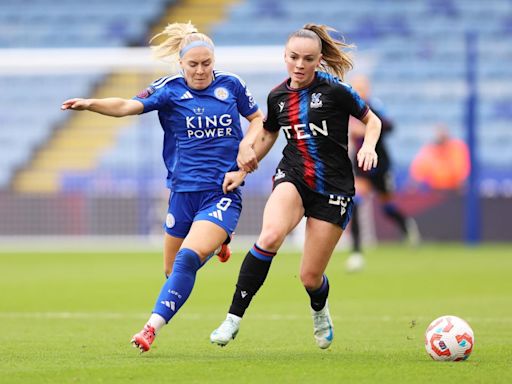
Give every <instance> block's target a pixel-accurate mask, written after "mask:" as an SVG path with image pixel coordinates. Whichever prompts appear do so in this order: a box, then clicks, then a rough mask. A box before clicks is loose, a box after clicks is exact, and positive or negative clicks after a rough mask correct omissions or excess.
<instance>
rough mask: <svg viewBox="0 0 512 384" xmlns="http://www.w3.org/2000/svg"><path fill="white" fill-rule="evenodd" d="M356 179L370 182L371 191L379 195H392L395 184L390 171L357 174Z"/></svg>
mask: <svg viewBox="0 0 512 384" xmlns="http://www.w3.org/2000/svg"><path fill="white" fill-rule="evenodd" d="M356 177H361V178H364V179H366V180H368V181H369V182H370V184H371V185H372V187H373V189H375V190H376V191H378V192H381V193H386V194H387V193H393V192H394V191H395V182H394V178H393V174H392V173H391V172H390V171H386V172H378V173H373V174H372V173H371V172H357V173H356Z"/></svg>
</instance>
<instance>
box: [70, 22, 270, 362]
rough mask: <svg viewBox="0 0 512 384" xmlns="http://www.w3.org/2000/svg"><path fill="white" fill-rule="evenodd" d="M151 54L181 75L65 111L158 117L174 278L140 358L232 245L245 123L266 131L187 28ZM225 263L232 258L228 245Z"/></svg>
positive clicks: (233, 81)
mask: <svg viewBox="0 0 512 384" xmlns="http://www.w3.org/2000/svg"><path fill="white" fill-rule="evenodd" d="M158 37H165V40H164V41H163V42H162V43H161V44H159V45H155V46H153V47H152V48H153V49H154V53H155V56H156V57H157V58H159V59H167V60H168V61H169V62H170V63H171V64H173V65H174V66H175V67H177V65H178V63H179V66H180V67H181V71H180V72H179V73H177V74H174V75H171V76H167V77H163V78H160V79H158V80H156V81H154V82H153V83H152V84H151V85H150V86H149V87H148V88H146V89H145V90H143V91H142V92H141V93H139V94H138V95H137V96H135V97H134V98H133V99H130V100H127V99H121V98H114V97H112V98H105V99H76V98H75V99H70V100H66V101H65V102H64V103H63V104H62V109H63V110H66V109H70V110H77V111H82V110H88V111H92V112H97V113H101V114H104V115H108V116H115V117H122V116H128V115H137V114H141V113H147V112H150V111H155V110H156V111H158V117H159V120H160V124H161V126H162V128H163V130H164V149H163V158H164V162H165V165H166V167H167V170H168V179H167V186H168V187H169V188H170V189H171V193H170V197H169V206H168V213H167V218H166V222H165V225H164V228H165V232H166V233H165V238H164V264H165V272H166V275H168V278H167V280H166V282H165V283H164V285H163V287H162V289H161V292H160V294H159V296H158V299H157V300H156V304H155V306H154V309H153V312H152V314H151V316H150V317H149V320H148V321H147V323H146V324H145V326H144V327H143V329H142V330H141V331H140V332H139V333H137V334H135V335H134V336H133V338H132V340H131V342H132V344H133V346H134V347H136V348H139V349H140V350H141V352H146V351H148V350H149V349H150V347H151V344H152V343H153V341H154V338H155V335H156V334H157V333H158V332H159V330H160V329H161V328H162V327H163V326H164V325H165V324H167V323H168V322H169V321H170V320H171V319H172V317H173V316H174V315H175V314H176V313H177V312H178V310H179V309H180V308H181V306H182V305H183V304H184V303H185V302H186V300H187V299H188V297H189V295H190V293H191V292H192V289H193V286H194V283H195V278H196V273H197V271H198V270H199V268H200V267H201V266H202V265H203V264H204V263H205V262H206V261H207V260H208V259H209V257H210V256H211V254H212V253H213V252H214V251H215V250H216V249H218V248H219V247H220V248H221V249H222V246H223V244H225V243H226V242H229V239H230V236H231V234H232V233H233V231H234V229H235V227H236V224H237V222H238V219H239V216H240V212H241V209H242V196H241V191H240V189H239V188H238V186H239V185H240V184H241V183H242V181H243V178H244V176H245V172H244V171H241V170H239V169H238V166H237V161H236V158H237V154H238V148H239V143H240V141H241V140H242V138H243V132H242V129H241V126H240V116H239V115H242V116H244V117H245V118H246V119H247V120H249V121H250V127H251V126H253V125H254V126H260V125H262V121H263V113H262V112H261V111H260V110H259V108H258V106H257V105H256V103H255V101H254V99H253V97H252V95H251V93H250V92H249V90H248V89H247V88H246V86H245V83H244V82H243V81H242V80H241V79H240V78H239V77H238V76H236V75H234V74H231V73H227V72H221V71H217V70H214V63H215V56H214V45H213V42H212V40H211V39H210V37H208V36H207V35H204V34H202V33H199V32H198V31H197V29H196V28H195V27H194V26H193V25H192V24H191V23H190V22H189V23H188V24H182V23H173V24H169V25H168V26H167V27H166V28H165V29H164V30H163V32H161V33H159V34H157V35H156V36H155V37H153V39H152V40H151V41H153V40H154V39H155V38H158ZM223 248H224V250H223V252H221V254H220V256H221V257H224V258H227V257H229V254H226V252H229V250H228V249H226V246H224V247H223Z"/></svg>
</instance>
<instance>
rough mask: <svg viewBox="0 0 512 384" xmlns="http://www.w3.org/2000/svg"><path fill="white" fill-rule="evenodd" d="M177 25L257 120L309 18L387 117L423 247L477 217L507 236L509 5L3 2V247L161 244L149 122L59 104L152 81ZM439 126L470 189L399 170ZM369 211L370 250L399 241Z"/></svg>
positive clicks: (249, 191) (511, 69) (156, 145)
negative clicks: (207, 54)
mask: <svg viewBox="0 0 512 384" xmlns="http://www.w3.org/2000/svg"><path fill="white" fill-rule="evenodd" d="M188 20H191V21H192V22H193V23H194V24H195V25H196V26H197V27H198V28H199V29H200V30H201V31H203V32H205V33H207V34H209V35H210V36H211V37H212V38H213V40H214V42H215V43H216V45H217V47H218V50H217V60H218V62H219V63H220V65H221V66H222V68H223V69H226V70H229V71H232V72H236V73H238V74H239V75H241V76H242V77H243V78H244V80H245V81H246V82H247V84H248V87H249V88H250V90H251V91H252V93H253V95H254V96H255V98H256V100H257V102H258V103H259V105H260V107H261V108H262V109H263V110H266V95H267V93H268V92H269V91H270V90H271V89H272V88H273V87H274V86H275V85H277V84H278V83H279V82H281V81H282V80H284V79H285V77H286V73H285V70H284V64H282V52H283V46H284V43H285V42H286V39H287V36H288V34H289V33H291V32H292V31H294V30H296V29H298V28H300V27H301V26H302V25H303V24H305V23H307V22H314V23H320V24H327V25H330V26H332V27H334V28H336V29H337V30H338V31H340V33H341V34H343V35H344V37H345V40H346V41H347V42H349V43H353V44H355V45H356V46H357V49H356V51H355V69H354V73H364V74H365V75H367V76H369V78H370V80H371V82H372V88H373V90H372V94H373V95H374V96H375V97H378V98H379V99H380V101H382V103H383V105H384V106H385V109H386V111H387V113H388V115H389V117H390V118H391V119H392V120H393V121H394V122H395V130H394V132H393V133H392V134H391V135H390V136H389V137H388V138H387V142H388V147H389V148H390V151H391V155H392V158H393V165H394V171H395V176H396V180H395V181H396V185H397V191H398V194H397V197H396V199H397V203H398V204H399V205H401V206H402V207H403V208H404V210H406V212H407V213H409V214H411V215H413V216H414V217H416V219H417V221H418V223H419V227H420V230H421V232H422V235H423V238H424V239H425V240H432V241H438V240H443V241H458V240H463V239H464V238H465V237H467V234H466V230H465V227H466V226H467V223H468V221H471V220H472V219H475V220H476V222H477V224H478V225H479V229H480V231H479V238H481V239H482V240H486V241H488V240H493V241H495V240H497V241H510V240H512V236H511V230H510V217H511V216H512V133H511V123H512V43H511V41H512V40H511V37H512V1H510V0H488V1H479V0H417V1H408V0H395V1H391V0H384V1H383V0H360V1H358V2H356V3H354V2H352V1H348V0H324V1H306V0H281V1H267V0H245V1H242V0H238V1H232V0H211V1H198V0H146V1H144V2H141V1H137V0H123V1H121V0H110V1H108V0H89V1H87V3H86V6H85V7H84V3H83V2H79V1H78V0H62V1H55V0H17V1H14V2H13V1H7V0H0V90H1V92H0V236H1V237H3V238H6V237H12V236H31V237H33V236H35V235H41V236H103V235H109V236H140V237H143V238H144V237H147V236H149V235H152V234H158V235H160V234H161V233H162V230H161V223H162V222H163V220H164V217H165V213H166V204H167V197H168V191H167V190H166V189H165V182H164V178H165V169H164V166H163V162H162V160H161V150H162V137H163V134H162V130H161V128H160V126H159V124H158V118H157V116H156V113H150V114H146V115H143V116H140V117H133V118H123V119H114V118H108V117H104V116H100V115H96V114H93V113H89V112H82V113H70V112H61V111H60V109H59V108H60V104H61V102H62V101H63V100H65V99H67V98H70V97H94V98H97V97H108V96H119V97H125V98H131V97H132V96H134V95H135V94H136V93H138V91H140V90H141V89H143V88H145V87H146V86H147V85H148V84H149V83H150V82H151V81H152V80H154V79H156V78H158V77H159V76H161V75H163V74H165V70H166V68H165V66H163V65H161V64H157V63H155V62H151V59H150V52H149V49H148V48H147V44H148V41H149V39H150V37H151V36H152V35H154V34H155V33H157V32H159V31H160V30H161V29H162V28H163V26H164V25H165V24H167V23H169V22H175V21H180V22H187V21H188ZM129 48H130V49H129ZM139 58H140V60H139ZM472 70H474V76H473V77H471V71H472ZM468 71H469V76H468ZM468 79H469V81H468ZM347 81H348V82H350V77H349V78H348V79H347ZM471 90H474V91H475V94H474V95H473V96H474V97H473V98H472V99H471V98H470V96H471V92H470V91H471ZM473 101H474V104H472V102H473ZM471 105H473V106H474V109H472V108H471ZM440 126H442V127H443V129H444V130H445V131H446V132H447V133H448V135H449V136H450V137H451V138H454V139H461V140H463V141H464V142H465V143H466V144H468V145H469V148H470V149H471V150H472V151H473V152H472V153H473V154H474V159H473V164H472V167H473V170H475V171H476V172H475V173H474V174H473V178H470V179H468V180H469V181H466V182H464V183H462V184H461V185H460V186H458V187H457V188H450V189H448V190H447V189H438V188H432V186H429V185H428V183H426V182H419V181H418V180H414V178H412V177H411V174H410V167H411V163H412V162H413V160H414V159H415V157H416V156H417V155H418V154H419V152H420V151H421V149H422V148H424V147H425V146H426V145H429V144H431V143H432V142H433V141H434V139H435V137H436V132H437V131H438V129H439V127H440ZM470 128H474V139H475V140H474V147H473V142H472V137H470V135H469V133H470V132H471V131H470V130H469V129H470ZM283 145H284V139H283V138H282V137H281V138H280V139H279V141H278V143H277V144H276V146H275V148H274V149H273V150H272V152H271V153H270V155H269V156H268V158H267V159H265V160H264V161H263V162H262V164H261V167H260V170H259V171H258V172H256V173H254V174H252V175H251V176H250V177H249V178H248V181H247V185H246V186H245V187H244V196H245V202H244V211H243V215H242V218H241V221H240V224H239V227H238V230H237V233H238V235H239V236H245V235H247V236H252V237H254V236H255V235H256V234H257V233H258V231H259V226H260V221H261V212H262V208H263V204H264V202H265V199H266V197H267V196H268V194H269V193H270V190H271V176H272V174H273V171H274V168H275V166H276V164H277V161H278V160H279V158H280V152H281V150H282V147H283ZM468 192H473V193H474V195H475V196H476V200H475V196H473V199H469V198H468V197H471V196H470V195H468ZM475 201H476V202H477V204H476V205H472V204H475ZM366 212H370V213H369V215H370V221H371V223H372V225H373V228H374V232H375V236H376V237H377V238H378V239H381V240H393V239H397V236H398V233H395V232H394V231H393V229H392V228H390V227H389V226H388V225H387V224H386V222H385V220H384V219H383V218H382V217H381V215H380V214H379V211H378V210H376V209H375V210H374V209H372V208H371V207H370V209H369V210H366ZM20 245H22V244H20Z"/></svg>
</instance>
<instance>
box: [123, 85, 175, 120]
mask: <svg viewBox="0 0 512 384" xmlns="http://www.w3.org/2000/svg"><path fill="white" fill-rule="evenodd" d="M154 84H155V83H152V84H151V85H150V86H148V87H147V88H145V89H143V90H142V91H140V92H139V93H138V94H137V95H136V96H134V97H133V98H132V100H137V101H140V102H141V103H142V104H143V105H144V111H143V112H142V113H146V112H151V111H155V110H161V109H164V108H165V107H166V106H167V104H168V100H169V98H167V97H165V94H166V86H167V85H166V86H163V87H160V88H157V87H156V86H155V85H154Z"/></svg>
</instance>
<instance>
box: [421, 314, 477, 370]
mask: <svg viewBox="0 0 512 384" xmlns="http://www.w3.org/2000/svg"><path fill="white" fill-rule="evenodd" d="M474 344H475V337H474V336H473V330H472V329H471V327H470V326H469V324H468V323H466V322H465V321H464V320H462V319H461V318H459V317H457V316H441V317H439V318H437V319H435V320H434V321H432V322H431V323H430V325H429V326H428V328H427V330H426V332H425V349H426V350H427V353H428V354H429V355H430V357H432V359H434V360H438V361H460V360H466V359H467V358H468V357H469V355H471V352H472V351H473V346H474Z"/></svg>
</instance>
